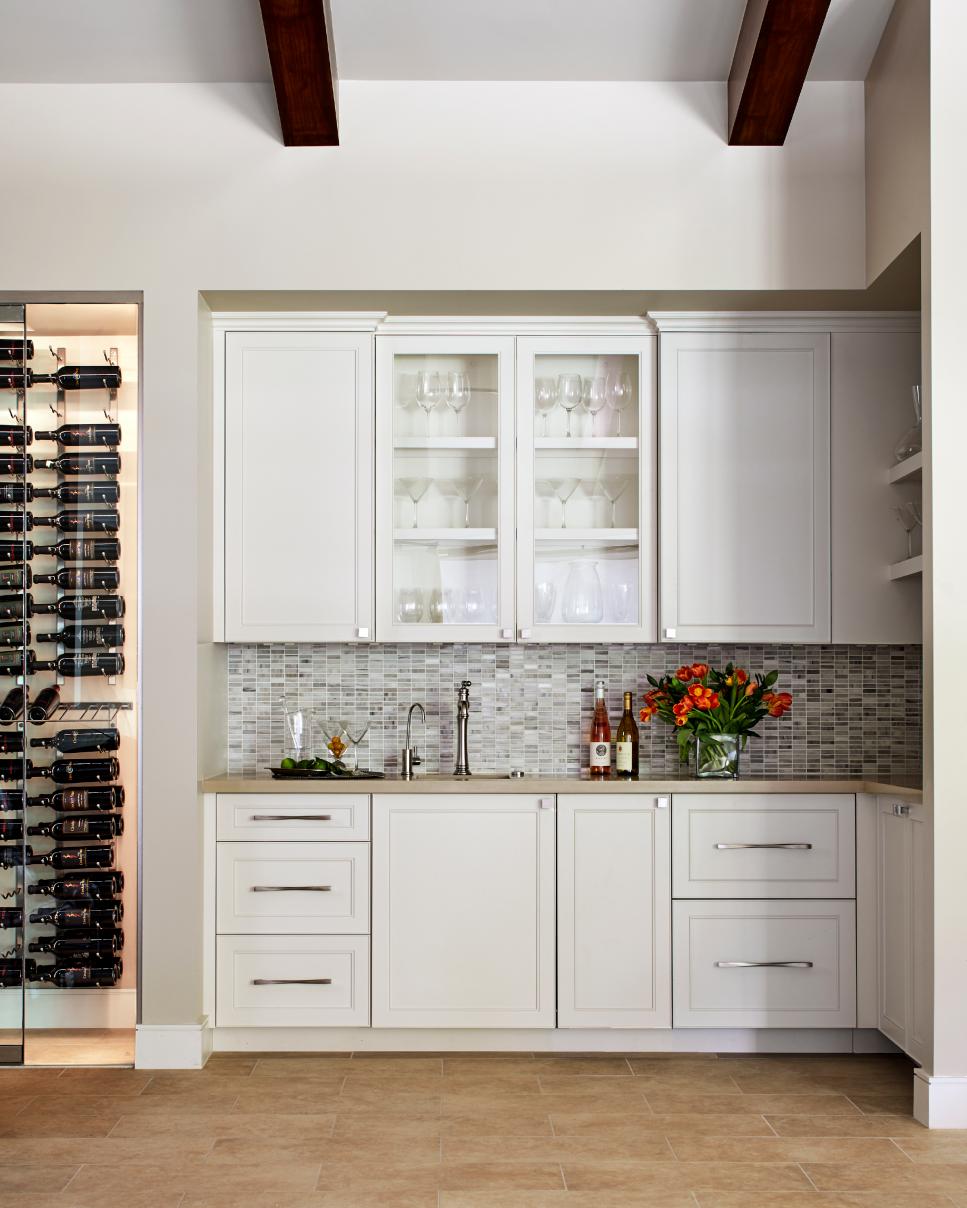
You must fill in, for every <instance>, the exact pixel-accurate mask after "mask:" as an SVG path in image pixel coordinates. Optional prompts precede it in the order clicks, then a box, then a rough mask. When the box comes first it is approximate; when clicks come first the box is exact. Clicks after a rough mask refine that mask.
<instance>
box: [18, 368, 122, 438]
mask: <svg viewBox="0 0 967 1208" xmlns="http://www.w3.org/2000/svg"><path fill="white" fill-rule="evenodd" d="M109 368H110V366H109ZM78 372H81V370H78ZM120 382H121V373H120V370H118V385H120ZM79 389H83V387H79ZM35 436H36V437H37V440H56V441H57V443H58V444H59V445H66V446H67V447H68V448H72V449H78V448H89V447H91V446H96V445H105V446H107V448H109V449H116V448H117V446H118V445H119V444H120V443H121V429H120V427H119V426H118V425H117V424H61V426H60V427H59V428H57V429H55V430H54V431H53V432H39V431H38V432H36V433H35Z"/></svg>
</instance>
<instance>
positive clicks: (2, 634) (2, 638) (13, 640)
mask: <svg viewBox="0 0 967 1208" xmlns="http://www.w3.org/2000/svg"><path fill="white" fill-rule="evenodd" d="M29 641H30V622H29V621H21V623H20V624H19V625H9V626H8V625H4V626H3V627H2V628H0V646H18V647H22V646H23V645H24V643H25V642H29ZM2 720H3V716H2V714H0V721H2ZM10 720H11V721H13V720H14V719H13V718H12V717H11V718H10Z"/></svg>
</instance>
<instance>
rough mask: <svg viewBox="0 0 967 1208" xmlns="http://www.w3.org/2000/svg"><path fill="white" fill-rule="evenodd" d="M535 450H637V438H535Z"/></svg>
mask: <svg viewBox="0 0 967 1208" xmlns="http://www.w3.org/2000/svg"><path fill="white" fill-rule="evenodd" d="M534 448H535V449H537V450H538V451H540V450H542V449H555V450H558V451H560V450H565V449H567V450H571V449H577V450H585V451H587V450H589V449H596V450H598V451H599V452H602V453H603V452H607V451H608V450H609V449H637V448H638V437H637V436H535V437H534Z"/></svg>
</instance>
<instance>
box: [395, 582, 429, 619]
mask: <svg viewBox="0 0 967 1208" xmlns="http://www.w3.org/2000/svg"><path fill="white" fill-rule="evenodd" d="M396 619H397V620H398V621H400V622H402V623H403V624H404V625H416V624H418V622H420V621H422V620H423V592H422V591H421V590H420V588H419V587H401V588H400V590H399V596H398V598H397V603H396Z"/></svg>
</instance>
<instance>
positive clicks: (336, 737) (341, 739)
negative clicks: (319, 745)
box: [313, 714, 349, 761]
mask: <svg viewBox="0 0 967 1208" xmlns="http://www.w3.org/2000/svg"><path fill="white" fill-rule="evenodd" d="M313 721H315V723H316V725H317V726H318V727H319V729H320V730H321V731H322V733H323V735H324V736H325V739H326V747H327V748H328V750H329V754H330V755H331V756H332V757H333V759H335V760H337V761H339V760H341V759H342V757H343V752H344V751H346V750H348V748H349V744H348V742H347V741H346V739H347V738H348V735H347V734H346V729H345V726H344V725H343V723H342V722H341V721H331V720H330V719H329V718H328V717H326V718H319V717H317V716H316V715H315V714H313Z"/></svg>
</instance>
